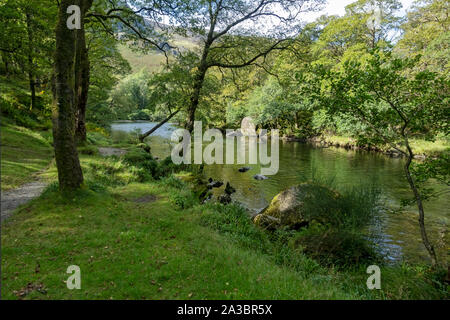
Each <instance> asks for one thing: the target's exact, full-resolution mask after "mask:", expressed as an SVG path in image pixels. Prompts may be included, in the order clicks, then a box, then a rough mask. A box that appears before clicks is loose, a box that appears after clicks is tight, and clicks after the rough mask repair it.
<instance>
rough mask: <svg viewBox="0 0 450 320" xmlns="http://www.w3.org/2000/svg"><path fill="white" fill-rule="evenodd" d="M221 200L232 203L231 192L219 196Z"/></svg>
mask: <svg viewBox="0 0 450 320" xmlns="http://www.w3.org/2000/svg"><path fill="white" fill-rule="evenodd" d="M219 202H220V203H222V204H225V205H226V204H230V203H231V196H230V195H229V194H223V195H221V196H220V197H219Z"/></svg>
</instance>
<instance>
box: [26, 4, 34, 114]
mask: <svg viewBox="0 0 450 320" xmlns="http://www.w3.org/2000/svg"><path fill="white" fill-rule="evenodd" d="M26 22H27V33H28V52H27V54H28V82H29V84H30V92H31V109H34V108H35V107H36V83H35V81H34V74H33V70H34V66H33V27H32V26H31V14H30V13H29V12H27V13H26Z"/></svg>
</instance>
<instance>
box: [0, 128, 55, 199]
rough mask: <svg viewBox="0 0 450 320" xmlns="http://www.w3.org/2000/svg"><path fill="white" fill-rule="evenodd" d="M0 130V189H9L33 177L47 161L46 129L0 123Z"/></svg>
mask: <svg viewBox="0 0 450 320" xmlns="http://www.w3.org/2000/svg"><path fill="white" fill-rule="evenodd" d="M0 130H1V178H2V184H1V189H2V190H9V189H13V188H17V187H19V186H20V185H22V184H24V183H27V182H30V181H32V180H34V179H35V177H34V175H35V174H36V173H38V172H40V171H42V170H43V169H45V167H47V166H48V164H49V163H50V160H51V159H52V157H53V149H52V147H51V145H50V144H49V142H48V139H47V138H46V137H48V136H49V134H50V133H49V132H42V133H41V132H35V131H31V130H29V129H26V128H23V127H19V126H15V125H12V124H7V125H4V124H3V123H2V126H1V128H0Z"/></svg>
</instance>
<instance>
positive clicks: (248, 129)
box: [241, 117, 256, 136]
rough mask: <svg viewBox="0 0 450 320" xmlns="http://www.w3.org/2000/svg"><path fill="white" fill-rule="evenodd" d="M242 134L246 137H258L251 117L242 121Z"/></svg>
mask: <svg viewBox="0 0 450 320" xmlns="http://www.w3.org/2000/svg"><path fill="white" fill-rule="evenodd" d="M241 132H242V134H243V135H245V136H256V126H255V123H254V121H253V119H252V118H251V117H245V118H244V119H242V122H241Z"/></svg>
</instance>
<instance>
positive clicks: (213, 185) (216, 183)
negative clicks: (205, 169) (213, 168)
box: [208, 181, 223, 189]
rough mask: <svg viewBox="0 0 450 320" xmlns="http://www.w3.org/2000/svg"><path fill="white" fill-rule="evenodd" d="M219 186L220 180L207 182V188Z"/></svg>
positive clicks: (221, 183) (221, 184)
mask: <svg viewBox="0 0 450 320" xmlns="http://www.w3.org/2000/svg"><path fill="white" fill-rule="evenodd" d="M221 186H223V182H222V181H211V182H210V183H208V189H212V188H220V187H221Z"/></svg>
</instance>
